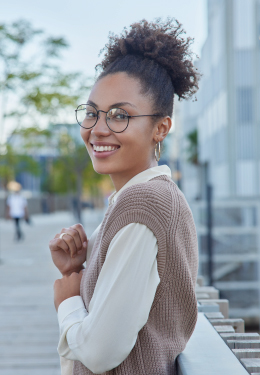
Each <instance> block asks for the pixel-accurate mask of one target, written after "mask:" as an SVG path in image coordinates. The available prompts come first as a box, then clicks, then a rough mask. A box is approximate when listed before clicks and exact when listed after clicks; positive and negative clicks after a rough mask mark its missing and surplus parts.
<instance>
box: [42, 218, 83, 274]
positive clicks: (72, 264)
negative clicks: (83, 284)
mask: <svg viewBox="0 0 260 375" xmlns="http://www.w3.org/2000/svg"><path fill="white" fill-rule="evenodd" d="M61 233H66V234H64V236H63V237H62V238H60V235H61ZM61 233H58V234H56V236H55V237H54V238H53V239H52V240H51V241H50V242H49V248H50V250H51V256H52V260H53V263H54V264H55V266H56V267H57V268H58V269H59V270H60V272H61V273H62V275H63V276H65V275H67V276H69V275H70V274H71V273H72V272H79V271H80V270H81V269H83V268H84V267H83V263H84V262H85V261H86V254H87V246H88V239H87V235H86V233H85V231H84V228H83V226H82V225H81V224H75V225H73V226H71V227H69V228H63V229H62V230H61Z"/></svg>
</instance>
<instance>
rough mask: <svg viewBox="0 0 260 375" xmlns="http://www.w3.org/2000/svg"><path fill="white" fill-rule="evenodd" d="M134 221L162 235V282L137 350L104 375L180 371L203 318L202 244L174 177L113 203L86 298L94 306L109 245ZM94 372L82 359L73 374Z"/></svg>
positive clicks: (85, 281) (87, 277)
mask: <svg viewBox="0 0 260 375" xmlns="http://www.w3.org/2000/svg"><path fill="white" fill-rule="evenodd" d="M130 223H140V224H144V225H146V226H147V227H148V228H150V229H151V231H152V232H153V233H154V235H155V237H156V238H157V243H158V255H157V266H158V273H159V276H160V283H159V285H158V287H157V290H156V294H155V297H154V301H153V304H152V307H151V310H150V314H149V317H148V321H147V323H146V324H145V325H144V327H143V328H142V329H141V330H140V331H139V333H138V337H137V340H136V343H135V345H134V347H133V349H132V351H131V352H130V354H129V355H128V356H127V358H126V359H125V360H124V361H123V362H122V363H121V364H120V365H119V366H117V367H116V368H114V369H110V370H109V371H107V372H105V373H103V374H106V375H170V374H171V375H172V374H176V367H175V366H176V361H175V358H176V357H177V355H178V354H179V353H181V352H182V351H183V350H184V348H185V346H186V343H187V342H188V340H189V338H190V336H191V334H192V332H193V330H194V328H195V324H196V321H197V300H196V295H195V285H196V278H197V271H198V245H197V235H196V229H195V225H194V220H193V216H192V213H191V210H190V208H189V206H188V204H187V201H186V199H185V197H184V195H183V193H182V192H181V191H180V190H179V188H178V187H177V185H176V184H175V183H174V182H173V181H172V180H171V179H170V178H169V177H168V176H165V175H163V176H159V177H155V178H153V179H151V180H150V181H148V182H145V183H140V184H136V185H133V186H130V187H129V188H126V189H125V190H124V191H122V193H121V194H120V195H119V196H118V198H117V201H116V202H115V203H114V204H112V205H111V206H109V208H108V210H107V212H106V214H105V217H104V219H103V222H102V224H101V228H100V230H99V233H98V235H97V238H96V240H95V243H94V246H93V250H92V254H91V256H90V259H89V263H88V266H87V269H86V271H85V272H84V275H83V277H82V281H81V296H82V299H83V301H84V304H85V306H86V309H87V310H88V306H89V303H90V300H91V298H92V296H93V293H94V289H95V285H96V283H97V279H98V276H99V273H100V271H101V268H102V266H103V264H104V262H105V259H106V254H107V250H108V247H109V244H110V242H111V241H112V239H113V237H114V236H115V235H116V233H117V232H118V231H119V230H120V229H121V228H123V227H124V226H126V225H128V224H130ZM100 361H102V358H100ZM90 374H93V373H92V372H91V371H90V370H89V369H87V368H86V367H85V366H84V365H83V364H82V363H81V362H79V361H75V362H74V367H73V375H90Z"/></svg>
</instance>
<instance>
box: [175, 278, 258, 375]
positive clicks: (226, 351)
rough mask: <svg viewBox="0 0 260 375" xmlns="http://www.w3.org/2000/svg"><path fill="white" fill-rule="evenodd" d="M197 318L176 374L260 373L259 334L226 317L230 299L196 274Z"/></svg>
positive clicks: (240, 322)
mask: <svg viewBox="0 0 260 375" xmlns="http://www.w3.org/2000/svg"><path fill="white" fill-rule="evenodd" d="M196 295H197V301H198V321H197V324H196V327H195V330H194V332H193V334H192V337H191V338H190V340H189V342H188V344H187V346H186V348H185V350H184V351H183V352H182V353H181V354H180V355H179V356H178V358H177V366H178V375H248V374H251V375H260V336H259V334H258V333H245V324H244V320H243V319H230V318H229V302H228V300H226V299H220V298H219V291H218V290H217V289H216V288H214V287H213V286H204V282H203V277H198V278H197V286H196Z"/></svg>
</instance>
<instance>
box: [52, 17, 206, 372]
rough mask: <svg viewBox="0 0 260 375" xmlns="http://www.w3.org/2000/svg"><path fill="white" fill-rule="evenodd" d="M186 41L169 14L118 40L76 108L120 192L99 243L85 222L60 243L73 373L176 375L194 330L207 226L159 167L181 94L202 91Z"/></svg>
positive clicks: (65, 355)
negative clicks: (201, 234)
mask: <svg viewBox="0 0 260 375" xmlns="http://www.w3.org/2000/svg"><path fill="white" fill-rule="evenodd" d="M181 34H183V30H182V28H181V25H180V24H179V23H178V22H176V24H175V23H174V22H173V21H172V20H167V21H166V22H163V21H161V20H160V19H158V20H156V21H155V22H153V23H152V22H151V23H149V22H147V21H145V20H143V21H141V22H137V23H135V24H133V25H131V27H130V31H127V30H126V29H125V30H124V32H123V34H122V35H120V36H117V35H111V36H110V38H109V42H108V44H106V53H105V55H104V59H103V61H102V63H101V64H100V68H101V69H102V72H101V74H100V75H99V77H98V78H97V80H96V82H95V84H94V86H93V88H92V90H91V92H90V95H89V98H88V101H87V103H85V104H81V105H79V106H78V108H77V110H76V117H77V121H78V124H79V125H80V126H81V128H80V133H81V137H82V139H83V141H84V143H85V145H86V148H87V151H88V153H89V155H90V157H91V160H92V164H93V167H94V169H95V171H96V172H97V173H99V174H107V175H109V176H110V178H111V180H112V182H113V184H114V187H115V192H114V193H113V194H112V195H111V196H110V197H109V206H108V209H107V211H106V213H105V216H104V219H103V221H102V223H101V225H100V226H99V227H98V228H97V229H96V230H95V232H94V233H93V234H92V236H91V237H90V239H89V240H88V239H87V236H86V233H85V230H84V228H83V226H82V225H80V224H75V225H73V226H71V227H69V228H64V229H62V230H61V232H60V233H58V234H56V236H55V238H54V239H53V240H51V241H50V249H51V254H52V258H53V261H54V263H55V265H56V266H57V267H58V268H59V270H60V271H61V273H62V275H63V277H62V278H61V279H59V280H56V282H55V284H54V303H55V307H56V309H57V311H58V320H59V325H60V341H59V344H58V352H59V354H60V355H61V357H62V362H61V363H62V374H63V375H65V374H66V375H72V374H73V375H91V374H93V373H95V374H101V373H102V374H103V373H105V374H107V375H112V374H117V375H148V374H149V375H158V374H160V375H175V374H176V373H177V368H176V361H175V359H176V357H177V356H178V355H179V354H180V353H181V352H182V351H183V350H184V348H185V346H186V344H187V342H188V340H189V338H190V337H191V334H192V332H193V330H194V328H195V324H196V321H197V315H198V314H197V313H198V308H197V299H196V293H195V285H196V279H197V271H198V244H197V235H196V228H195V224H194V220H193V216H192V212H191V210H190V208H189V206H188V203H187V201H186V199H185V197H184V195H183V193H182V192H181V190H180V189H179V188H178V186H177V185H176V184H175V183H174V182H173V181H172V179H171V170H170V168H169V167H168V166H167V165H158V161H159V159H160V155H161V142H163V140H164V138H165V137H166V136H167V134H168V133H169V131H170V129H171V125H172V120H171V116H172V113H173V99H174V94H176V95H178V96H179V98H186V97H188V96H191V95H192V94H193V93H194V92H196V90H197V88H198V78H199V77H198V74H197V72H196V68H195V67H194V65H193V62H192V53H191V52H190V50H189V43H190V39H187V40H186V38H183V37H181ZM86 255H87V257H88V259H87V265H86V269H85V270H84V271H83V272H82V270H83V269H84V262H85V260H86Z"/></svg>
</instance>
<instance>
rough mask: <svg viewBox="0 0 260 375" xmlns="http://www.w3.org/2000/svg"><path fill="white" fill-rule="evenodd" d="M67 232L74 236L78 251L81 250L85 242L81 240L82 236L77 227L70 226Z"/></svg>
mask: <svg viewBox="0 0 260 375" xmlns="http://www.w3.org/2000/svg"><path fill="white" fill-rule="evenodd" d="M66 233H67V234H68V235H70V236H71V237H72V238H73V240H74V242H75V246H76V249H77V251H78V250H81V249H82V246H83V243H82V241H81V238H80V235H79V232H78V231H77V230H76V229H74V228H73V227H69V228H68V229H67V230H66Z"/></svg>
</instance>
